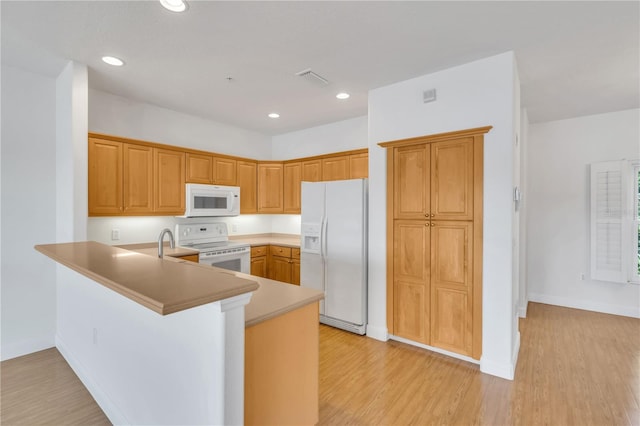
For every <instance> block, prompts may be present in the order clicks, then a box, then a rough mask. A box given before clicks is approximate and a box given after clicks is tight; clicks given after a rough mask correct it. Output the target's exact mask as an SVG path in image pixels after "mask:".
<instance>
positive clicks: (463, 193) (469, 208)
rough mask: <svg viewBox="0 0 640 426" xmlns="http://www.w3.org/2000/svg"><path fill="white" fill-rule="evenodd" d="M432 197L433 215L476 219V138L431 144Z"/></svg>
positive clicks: (451, 218)
mask: <svg viewBox="0 0 640 426" xmlns="http://www.w3.org/2000/svg"><path fill="white" fill-rule="evenodd" d="M431 197H432V199H431V214H432V216H431V217H433V218H435V219H447V220H472V219H473V138H461V139H455V140H451V141H446V142H436V143H433V144H432V145H431Z"/></svg>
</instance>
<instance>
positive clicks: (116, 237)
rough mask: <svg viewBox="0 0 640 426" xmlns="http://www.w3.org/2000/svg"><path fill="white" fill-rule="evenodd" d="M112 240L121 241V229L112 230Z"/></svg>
mask: <svg viewBox="0 0 640 426" xmlns="http://www.w3.org/2000/svg"><path fill="white" fill-rule="evenodd" d="M111 239H112V240H113V241H116V240H119V239H120V230H119V229H112V230H111Z"/></svg>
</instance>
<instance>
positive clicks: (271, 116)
mask: <svg viewBox="0 0 640 426" xmlns="http://www.w3.org/2000/svg"><path fill="white" fill-rule="evenodd" d="M269 118H280V114H278V113H277V112H272V113H271V114H269Z"/></svg>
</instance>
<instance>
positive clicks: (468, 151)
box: [380, 127, 491, 359]
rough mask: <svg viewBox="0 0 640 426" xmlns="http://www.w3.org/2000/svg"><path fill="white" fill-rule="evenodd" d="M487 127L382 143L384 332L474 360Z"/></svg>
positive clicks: (478, 321)
mask: <svg viewBox="0 0 640 426" xmlns="http://www.w3.org/2000/svg"><path fill="white" fill-rule="evenodd" d="M490 129H491V127H482V128H475V129H469V130H462V131H458V132H450V133H442V134H436V135H430V136H423V137H418V138H412V139H404V140H398V141H392V142H385V143H381V144H380V146H383V147H385V148H387V327H388V328H389V332H390V333H391V334H392V335H394V336H398V337H402V338H406V339H409V340H412V341H415V342H418V343H423V344H425V345H430V346H434V347H437V348H441V349H445V350H447V351H451V352H455V353H459V354H462V355H466V356H469V357H472V358H475V359H480V355H481V353H482V207H483V206H482V197H483V195H482V187H483V144H484V134H485V133H487V132H488V131H489V130H490Z"/></svg>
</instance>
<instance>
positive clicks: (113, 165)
mask: <svg viewBox="0 0 640 426" xmlns="http://www.w3.org/2000/svg"><path fill="white" fill-rule="evenodd" d="M122 208H123V198H122V142H115V141H109V140H102V139H97V138H89V216H101V215H117V214H120V213H122Z"/></svg>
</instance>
